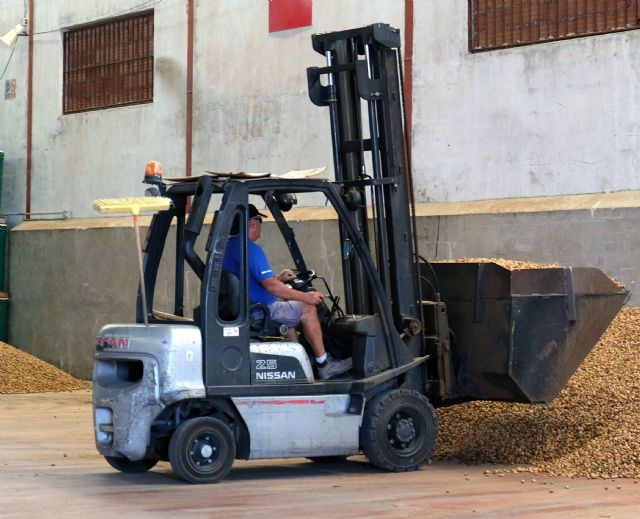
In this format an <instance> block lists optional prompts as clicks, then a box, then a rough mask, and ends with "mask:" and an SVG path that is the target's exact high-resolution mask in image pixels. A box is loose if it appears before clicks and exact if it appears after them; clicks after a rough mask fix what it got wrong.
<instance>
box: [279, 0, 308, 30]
mask: <svg viewBox="0 0 640 519" xmlns="http://www.w3.org/2000/svg"><path fill="white" fill-rule="evenodd" d="M311 1H312V0H269V32H277V31H286V30H287V29H295V28H297V27H308V26H309V25H311Z"/></svg>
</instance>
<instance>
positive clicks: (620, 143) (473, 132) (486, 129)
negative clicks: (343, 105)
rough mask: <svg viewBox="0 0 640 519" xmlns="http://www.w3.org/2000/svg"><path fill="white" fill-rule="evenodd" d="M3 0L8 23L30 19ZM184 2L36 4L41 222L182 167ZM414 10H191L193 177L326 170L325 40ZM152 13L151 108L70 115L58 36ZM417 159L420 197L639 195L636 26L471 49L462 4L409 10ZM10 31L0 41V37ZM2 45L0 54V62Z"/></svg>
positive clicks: (14, 200)
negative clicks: (64, 104) (148, 169)
mask: <svg viewBox="0 0 640 519" xmlns="http://www.w3.org/2000/svg"><path fill="white" fill-rule="evenodd" d="M23 5H24V4H23V2H22V0H4V1H3V2H2V6H1V7H0V27H7V28H8V27H11V26H12V25H13V24H15V23H16V22H17V21H19V20H20V19H21V18H22V15H23ZM186 5H187V4H186V1H185V0H150V1H148V2H140V1H139V0H125V1H122V0H105V1H103V2H99V3H95V2H77V1H72V0H55V1H49V2H37V3H36V22H35V23H36V26H35V32H36V34H35V36H34V41H35V48H34V92H33V94H34V97H33V102H34V105H33V114H34V116H33V179H32V190H33V193H32V210H33V211H34V212H49V211H59V212H62V211H64V210H68V211H70V212H71V215H72V216H73V217H91V216H95V215H94V214H93V213H92V211H91V209H90V204H91V201H92V200H93V199H94V198H98V197H111V196H122V195H125V194H126V195H133V194H138V193H140V192H141V186H140V174H141V172H142V170H143V168H144V164H145V163H146V162H147V161H148V160H150V159H157V160H160V161H161V162H162V163H163V164H164V166H165V169H166V171H167V173H168V174H169V175H180V174H183V173H184V167H185V117H186V113H185V107H186V56H187V34H186V22H187V16H186ZM404 7H405V2H404V0H371V1H367V2H361V1H357V0H351V1H347V2H344V1H340V0H324V1H322V2H318V1H317V2H314V5H313V8H314V11H313V20H314V21H313V26H312V27H305V28H301V29H295V30H289V31H283V32H276V33H271V34H270V33H269V32H268V29H267V22H268V2H266V1H265V2H256V1H255V0H234V1H233V2H231V1H207V2H205V1H199V2H196V10H195V12H196V15H195V16H196V26H195V58H194V92H193V103H194V122H193V171H194V172H195V173H199V172H202V171H203V170H207V169H213V170H231V169H236V170H237V169H239V170H251V171H256V170H258V171H264V170H271V171H276V172H279V171H287V170H289V169H300V168H306V167H315V166H318V165H327V166H329V170H328V171H327V175H330V174H331V171H330V170H331V165H332V159H331V147H330V132H329V122H328V111H327V110H326V109H322V108H318V107H316V106H314V105H313V104H312V103H310V102H309V100H308V98H307V92H306V74H305V69H306V67H308V66H314V65H321V64H322V63H323V60H322V57H321V56H319V55H318V54H316V53H315V52H314V51H313V50H312V48H311V44H310V36H311V34H313V33H315V32H325V31H330V30H337V29H344V28H348V27H354V26H360V25H365V24H368V23H373V22H377V21H384V22H387V23H390V24H391V25H393V26H396V27H399V28H400V29H402V30H404V23H405V19H404ZM143 8H153V9H154V11H155V41H154V46H155V77H154V101H153V103H150V104H143V105H136V106H128V107H119V108H112V109H106V110H97V111H93V112H85V113H78V114H68V115H64V116H63V115H62V114H61V98H62V31H63V30H64V29H65V28H69V27H76V26H79V25H82V24H86V23H89V22H92V21H95V20H100V19H108V18H110V17H112V16H114V15H116V14H123V13H127V12H130V11H132V10H140V9H143ZM414 8H415V28H414V36H415V37H414V57H413V71H414V77H413V79H414V94H413V101H414V103H413V106H414V110H413V123H414V124H413V158H414V161H413V162H414V169H415V173H416V175H415V176H416V192H417V199H418V200H419V201H430V200H435V201H463V200H473V199H485V198H505V197H520V196H549V195H561V194H576V193H590V192H607V191H617V190H622V189H640V177H639V176H638V175H636V174H635V173H634V172H635V171H636V170H637V168H638V165H639V164H638V153H637V151H636V150H637V148H638V144H639V141H638V132H637V131H636V130H637V129H636V126H637V124H636V117H635V114H636V110H633V109H629V106H630V105H629V103H630V102H631V103H634V102H635V100H637V99H638V94H639V92H638V88H639V87H638V84H639V82H638V73H639V71H640V45H638V43H639V41H640V39H639V38H640V31H627V32H622V33H614V34H607V35H601V36H592V37H587V38H578V39H574V40H566V41H560V42H552V43H546V44H538V45H531V46H526V47H519V48H512V49H503V50H499V51H491V52H484V53H476V54H470V53H469V52H468V50H467V37H468V35H467V2H465V1H463V0H458V1H455V2H452V1H450V0H433V1H430V2H414ZM0 30H2V29H0ZM26 49H27V38H20V39H19V42H18V45H17V47H16V52H15V54H14V56H13V58H12V62H11V64H10V67H9V69H8V70H7V73H6V78H16V79H17V80H18V85H19V88H18V97H17V98H16V99H15V100H12V101H5V100H4V99H2V100H0V105H1V106H2V110H0V143H2V144H1V145H0V148H5V151H6V152H7V154H8V161H7V162H8V167H7V175H8V177H9V179H8V180H7V188H6V189H7V196H5V205H6V207H5V208H4V210H5V212H16V211H20V210H24V204H25V201H24V184H25V178H24V174H25V159H26V157H25V141H26V136H25V117H26V103H25V100H26V64H27V55H26ZM9 52H10V51H9V49H7V48H6V47H2V48H0V64H2V63H3V62H4V60H5V59H8V55H9Z"/></svg>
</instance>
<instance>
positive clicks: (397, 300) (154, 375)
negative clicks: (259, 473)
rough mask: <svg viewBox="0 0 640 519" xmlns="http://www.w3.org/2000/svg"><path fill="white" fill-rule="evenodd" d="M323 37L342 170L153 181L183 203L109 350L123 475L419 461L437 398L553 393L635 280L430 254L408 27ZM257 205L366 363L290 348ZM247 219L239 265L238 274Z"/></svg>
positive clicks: (315, 93) (321, 70)
mask: <svg viewBox="0 0 640 519" xmlns="http://www.w3.org/2000/svg"><path fill="white" fill-rule="evenodd" d="M312 44H313V48H314V50H315V51H316V52H318V53H320V54H321V55H322V56H323V57H324V59H325V61H326V65H325V66H323V67H312V68H309V69H308V70H307V79H308V86H309V96H310V99H311V101H312V102H313V103H315V104H316V105H318V106H320V107H325V108H328V109H329V115H330V120H331V137H332V147H333V159H334V160H333V173H334V178H333V179H318V178H311V177H309V178H293V177H295V175H292V176H287V175H285V176H282V177H276V176H273V175H249V174H214V173H205V174H203V175H201V176H198V177H185V178H173V179H164V178H161V177H160V176H159V175H154V176H152V177H150V178H148V179H147V180H146V181H147V182H148V183H150V184H153V187H154V189H155V190H156V192H157V194H159V195H160V196H161V197H163V198H166V199H169V201H170V203H168V204H167V207H168V208H167V209H164V210H160V211H158V212H157V213H156V214H155V215H154V216H153V219H152V222H151V225H150V227H149V231H148V233H147V238H146V241H145V244H144V247H143V249H144V254H145V256H144V270H143V274H142V276H143V277H142V282H141V283H140V288H139V290H138V296H137V315H136V322H135V323H131V324H110V325H106V326H104V327H103V328H102V329H101V330H100V332H99V334H98V338H97V341H96V349H95V356H94V375H93V404H94V425H95V441H96V446H97V449H98V451H99V452H100V453H101V454H102V455H103V456H104V457H105V459H106V461H107V462H108V463H109V464H110V465H111V466H112V467H114V468H116V469H117V470H119V471H122V472H127V473H132V472H133V473H135V472H144V471H147V470H149V469H151V468H152V467H153V466H154V465H155V464H156V463H157V462H158V461H169V462H170V464H171V466H172V468H173V470H174V472H175V473H176V474H177V475H178V476H179V477H180V478H182V479H184V480H185V481H188V482H190V483H213V482H217V481H219V480H220V479H222V478H224V476H225V475H226V474H227V473H228V472H229V470H230V469H231V467H232V464H233V462H234V460H235V459H260V458H294V457H295V458H299V457H306V458H309V459H312V460H318V461H320V460H327V459H332V460H335V459H345V458H346V457H348V456H351V455H355V454H359V453H363V454H364V455H365V456H366V457H367V459H368V460H369V462H370V463H371V464H372V465H373V466H375V467H378V468H380V469H383V470H387V471H392V472H399V471H409V470H416V469H418V468H420V467H421V466H422V465H424V464H425V463H426V462H427V461H428V460H429V459H430V457H431V455H432V453H433V450H434V448H435V445H436V440H437V435H438V424H437V418H436V413H435V410H434V406H438V405H451V404H455V403H457V402H461V401H466V400H473V399H494V400H504V401H516V402H532V403H533V402H548V401H550V400H551V399H552V398H553V397H554V396H555V395H556V394H557V393H558V392H559V391H560V390H561V389H562V387H563V386H564V385H565V384H566V382H567V381H568V379H569V377H570V376H571V374H572V373H573V372H574V371H575V369H577V367H578V366H579V365H580V363H581V362H582V360H583V359H584V357H585V356H586V355H587V353H588V352H589V351H590V350H591V348H592V347H593V346H594V345H595V343H596V342H597V340H598V338H599V337H600V335H601V334H602V333H603V332H604V330H605V329H606V327H607V325H608V324H609V322H610V321H611V320H612V319H613V317H614V316H615V314H616V313H617V312H618V310H619V309H620V307H621V306H622V304H623V303H624V300H625V297H626V296H627V294H628V292H627V291H626V289H624V287H619V286H617V285H615V284H614V283H612V282H611V280H610V279H609V278H607V277H606V276H605V275H604V274H603V273H602V272H600V271H599V270H597V269H590V268H581V269H572V268H550V269H536V270H523V271H508V270H506V269H504V268H502V267H500V266H499V265H496V264H493V263H472V264H444V263H443V264H432V263H429V262H428V261H426V260H425V259H424V258H423V257H421V256H420V254H419V252H418V250H417V244H418V239H417V224H416V219H415V208H414V199H413V189H412V182H411V165H410V160H409V153H408V150H407V142H406V139H405V134H406V128H405V126H404V125H405V121H406V119H405V117H404V114H403V109H404V105H403V84H402V68H401V66H402V58H401V55H400V32H399V31H398V30H397V29H394V28H392V27H390V26H389V25H386V24H373V25H369V26H366V27H361V28H357V29H353V30H346V31H340V32H333V33H326V34H316V35H314V36H312ZM309 197H312V198H309ZM301 199H303V200H306V199H312V200H314V201H315V202H316V203H317V202H321V203H323V204H325V206H326V209H325V210H326V211H328V212H330V213H331V218H329V219H328V220H326V221H325V222H323V223H322V225H324V226H326V228H327V233H326V236H330V237H332V239H333V241H334V243H333V245H332V247H334V248H335V250H336V251H339V259H338V260H337V261H336V265H335V269H334V268H332V269H331V270H332V271H331V272H330V273H329V272H319V271H318V270H317V265H316V264H314V263H313V261H314V260H313V259H310V258H309V257H308V255H307V256H305V255H304V254H303V252H302V248H301V246H300V244H299V241H298V240H297V239H296V232H295V229H296V222H295V221H294V219H293V218H290V220H291V221H289V220H287V214H288V213H289V211H290V210H291V209H292V208H293V206H294V205H296V203H298V202H299V200H301ZM249 204H255V205H259V206H260V207H261V209H260V210H261V211H263V209H262V207H265V209H264V211H268V212H269V213H270V216H271V218H272V220H273V222H274V223H275V226H274V228H275V227H277V231H278V233H279V234H280V235H281V237H282V244H283V248H284V249H286V251H287V256H288V257H289V259H290V262H291V264H292V265H294V266H295V271H296V273H297V276H296V278H295V279H294V280H292V281H291V286H292V288H295V289H297V290H302V291H308V290H316V286H320V284H321V283H324V287H323V288H326V291H327V293H328V297H327V298H326V300H325V301H324V302H323V303H321V304H320V305H318V315H319V318H320V322H321V325H322V330H323V338H324V343H325V347H326V349H327V350H328V351H329V352H330V353H331V355H333V356H334V357H336V358H347V357H351V358H352V362H353V367H352V370H351V371H350V372H348V373H346V374H344V375H341V376H340V377H338V378H335V379H330V380H319V379H318V377H317V373H316V372H314V369H315V368H314V367H313V365H312V363H311V362H310V360H309V353H310V350H309V347H308V344H306V343H305V341H304V338H302V337H301V338H300V342H294V341H291V340H288V339H287V338H286V336H287V328H286V326H283V325H282V324H281V323H278V322H276V321H274V320H272V319H271V317H270V315H269V310H268V308H266V307H264V305H259V304H253V303H252V301H250V300H249V297H248V289H247V288H248V283H249V277H248V276H249V272H248V266H247V260H248V258H247V255H248V240H249V236H248V217H249ZM234 221H235V222H239V237H240V241H241V257H242V265H243V267H242V268H241V271H240V273H239V275H235V274H232V273H230V272H228V271H227V270H225V269H224V268H223V262H224V258H225V251H226V248H227V244H228V241H229V236H230V233H231V231H232V227H233V226H234ZM315 261H316V262H317V261H318V260H317V258H316V259H315ZM329 274H331V282H332V284H334V286H333V287H331V286H329V282H328V281H327V277H329ZM163 305H164V306H163ZM542 353H544V355H543V354H542Z"/></svg>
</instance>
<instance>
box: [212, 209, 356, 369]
mask: <svg viewBox="0 0 640 519" xmlns="http://www.w3.org/2000/svg"><path fill="white" fill-rule="evenodd" d="M266 217H267V216H266V215H264V214H262V213H260V212H258V210H257V209H256V207H255V206H254V205H253V204H249V250H248V257H249V299H250V301H251V303H263V304H265V305H266V306H267V307H268V308H269V311H270V312H271V318H272V319H273V320H274V321H277V322H279V323H282V324H285V325H287V326H288V327H289V332H288V333H287V339H289V340H291V341H296V342H297V340H298V334H297V332H296V326H298V324H300V325H301V326H302V333H303V334H304V336H305V338H306V339H307V341H308V342H309V345H310V346H311V349H312V350H313V353H314V355H315V360H316V365H317V367H318V375H319V377H320V379H322V380H327V379H330V378H332V377H335V376H337V375H341V374H343V373H345V372H347V371H349V370H350V369H351V358H348V359H344V360H337V359H333V358H331V356H329V355H328V354H327V352H326V350H325V348H324V342H323V340H322V329H321V327H320V321H319V320H318V312H317V311H316V305H318V304H319V303H320V302H322V300H323V299H324V294H323V293H322V292H315V291H313V292H300V291H299V290H294V289H293V288H291V287H289V286H288V285H285V283H284V281H291V280H292V279H293V278H294V277H295V275H294V273H293V272H292V271H291V270H289V269H285V270H283V271H282V272H281V273H280V274H279V275H278V276H274V275H273V270H272V269H271V266H270V265H269V260H268V259H267V256H266V255H265V253H264V251H263V250H262V247H260V245H258V244H257V243H255V242H256V241H257V240H258V239H259V238H260V231H261V228H262V219H263V218H266ZM239 229H240V225H239V221H238V216H236V220H234V222H233V225H232V227H231V233H230V234H231V236H230V238H229V242H228V244H227V251H226V253H225V257H224V262H223V264H222V268H223V269H226V270H229V271H230V272H233V273H234V274H235V275H236V276H238V277H239V276H240V266H241V261H240V237H239V236H238V233H239Z"/></svg>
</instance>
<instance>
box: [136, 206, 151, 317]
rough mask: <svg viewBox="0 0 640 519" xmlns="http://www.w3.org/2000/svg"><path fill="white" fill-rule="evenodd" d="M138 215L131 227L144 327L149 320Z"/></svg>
mask: <svg viewBox="0 0 640 519" xmlns="http://www.w3.org/2000/svg"><path fill="white" fill-rule="evenodd" d="M139 217H140V216H139V215H137V214H134V215H133V226H134V228H135V231H136V252H137V253H138V274H139V275H140V292H141V293H142V318H143V319H144V325H145V326H148V325H149V318H148V317H147V290H146V288H145V286H144V269H143V266H142V246H141V245H140V222H139V221H138V220H139Z"/></svg>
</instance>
